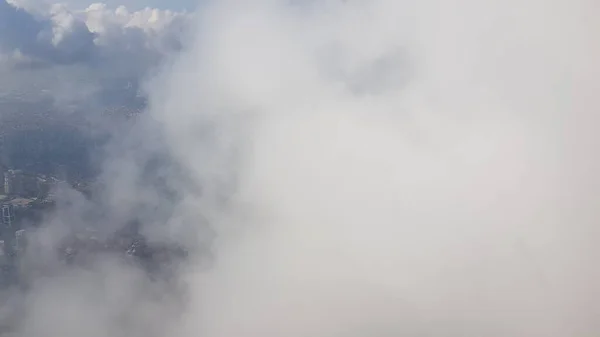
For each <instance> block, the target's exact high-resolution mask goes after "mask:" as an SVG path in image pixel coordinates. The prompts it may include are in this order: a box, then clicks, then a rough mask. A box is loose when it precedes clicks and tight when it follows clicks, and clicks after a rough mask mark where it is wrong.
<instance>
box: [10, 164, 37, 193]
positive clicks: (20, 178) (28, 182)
mask: <svg viewBox="0 0 600 337" xmlns="http://www.w3.org/2000/svg"><path fill="white" fill-rule="evenodd" d="M3 187H4V194H6V195H15V196H21V197H26V198H35V197H37V196H38V195H39V194H40V180H39V179H38V177H37V176H35V175H32V174H26V173H24V172H23V171H21V170H8V171H5V172H4V181H3Z"/></svg>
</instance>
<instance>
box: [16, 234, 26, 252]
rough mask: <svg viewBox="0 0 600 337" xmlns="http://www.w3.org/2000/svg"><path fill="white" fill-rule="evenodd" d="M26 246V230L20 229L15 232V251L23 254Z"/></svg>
mask: <svg viewBox="0 0 600 337" xmlns="http://www.w3.org/2000/svg"><path fill="white" fill-rule="evenodd" d="M26 246H27V238H26V236H25V230H24V229H19V230H18V231H16V232H15V243H14V248H15V252H17V253H18V254H21V252H23V251H24V250H25V247H26Z"/></svg>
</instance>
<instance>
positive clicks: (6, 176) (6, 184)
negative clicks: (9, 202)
mask: <svg viewBox="0 0 600 337" xmlns="http://www.w3.org/2000/svg"><path fill="white" fill-rule="evenodd" d="M10 181H11V179H10V172H8V171H7V172H3V174H2V189H3V191H4V194H6V195H9V194H10V193H11V189H10V186H11V184H10Z"/></svg>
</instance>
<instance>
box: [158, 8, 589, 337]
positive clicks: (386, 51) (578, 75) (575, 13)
mask: <svg viewBox="0 0 600 337" xmlns="http://www.w3.org/2000/svg"><path fill="white" fill-rule="evenodd" d="M540 8H543V10H540ZM596 9H597V8H596V6H595V5H593V4H592V3H591V2H587V1H576V2H573V1H568V2H567V1H554V2H552V3H548V2H544V3H542V2H538V1H533V2H529V3H527V4H523V3H522V2H518V3H517V2H516V1H508V2H507V1H485V2H481V1H468V0H465V1H460V2H458V3H457V2H453V3H448V2H444V1H436V0H431V1H391V0H389V1H387V0H378V1H369V2H362V1H313V2H297V3H293V4H292V3H290V2H287V1H258V2H253V3H252V4H240V3H239V2H236V1H219V2H214V3H212V4H211V5H208V6H207V7H206V8H204V9H203V10H204V11H203V13H202V15H201V16H200V18H199V19H198V20H199V28H198V31H197V33H198V35H197V36H196V45H195V48H193V49H192V50H191V51H190V52H189V53H188V54H186V55H184V56H182V57H181V58H180V59H179V62H178V63H177V64H176V65H175V66H174V67H173V68H169V69H168V70H167V71H166V74H165V77H164V78H161V79H160V80H158V81H157V84H156V91H155V92H154V93H153V95H151V96H150V97H151V105H150V110H149V113H150V114H151V115H152V116H153V118H155V119H157V120H158V121H159V122H160V123H161V125H162V126H163V127H164V131H165V133H166V140H167V144H168V146H169V147H170V152H171V153H172V154H173V155H174V159H175V160H176V161H177V162H179V163H181V164H182V165H183V166H184V167H187V168H188V169H189V171H190V172H192V176H193V177H194V179H195V181H197V182H198V183H199V185H200V186H202V187H203V188H204V191H205V194H203V195H200V196H194V195H193V194H189V195H188V198H189V199H190V200H193V202H192V203H191V204H192V205H193V206H192V207H194V208H195V209H201V210H202V211H203V214H205V215H207V216H208V217H209V219H211V224H212V225H213V226H214V227H215V228H216V230H217V233H218V235H217V239H216V242H215V251H216V262H215V263H216V264H215V267H214V269H211V270H210V271H208V272H198V273H194V271H193V266H192V272H191V274H192V275H191V276H189V278H188V281H189V282H190V285H191V294H190V298H191V305H190V309H189V311H188V312H186V316H185V318H184V321H183V323H181V324H179V325H177V326H176V327H175V330H176V332H175V333H174V334H175V335H179V336H195V335H203V336H210V337H223V336H235V335H246V336H288V337H289V336H362V335H378V336H398V335H426V336H484V335H485V336H490V335H492V336H493V335H496V336H532V335H536V336H565V335H578V336H592V335H595V334H596V333H597V332H598V331H599V330H598V329H599V326H598V324H597V323H596V320H595V318H594V317H595V316H597V314H598V311H599V307H598V306H597V305H596V304H595V303H596V302H597V301H596V295H595V294H597V292H598V286H597V285H598V282H597V279H598V273H597V272H595V271H594V267H593V266H594V265H595V262H594V257H595V256H597V255H598V248H597V244H596V243H595V239H592V238H591V237H590V236H589V235H590V234H591V233H594V232H595V230H594V228H595V227H596V225H595V222H596V220H595V219H597V218H598V211H597V207H595V206H593V204H594V202H593V200H594V197H593V194H592V193H591V190H592V189H593V188H591V187H590V186H595V185H596V184H597V182H598V177H597V175H596V174H594V173H592V172H593V171H592V170H590V171H588V170H587V169H586V167H587V168H591V167H597V165H598V156H597V154H596V152H597V151H595V150H594V147H595V146H597V144H598V137H597V136H596V131H595V130H596V129H597V127H596V126H595V125H597V117H595V116H594V113H593V111H595V110H597V108H598V107H599V106H600V102H598V99H597V97H595V96H594V95H590V93H592V92H594V91H595V90H597V89H598V84H597V83H598V82H597V80H596V78H595V77H596V76H595V75H592V74H598V71H599V68H598V63H597V62H595V61H594V59H595V58H596V57H597V56H598V53H599V52H600V46H599V45H598V41H599V40H598V39H597V33H596V32H598V31H599V30H598V25H597V23H596V22H597V21H596V20H594V19H593V15H591V14H590V13H593V12H595V11H596ZM388 75H389V77H388ZM575 88H577V89H575ZM592 125H594V126H592ZM200 130H210V132H209V133H207V132H201V131H200ZM593 144H594V145H593ZM586 172H587V173H586ZM231 185H233V186H234V187H235V188H234V192H233V193H232V194H231V195H229V198H227V203H226V204H225V206H222V205H221V204H220V203H219V200H221V199H220V198H221V194H222V191H223V186H226V187H230V186H231ZM586 186H587V187H586Z"/></svg>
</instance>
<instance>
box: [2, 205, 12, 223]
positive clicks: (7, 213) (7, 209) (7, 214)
mask: <svg viewBox="0 0 600 337" xmlns="http://www.w3.org/2000/svg"><path fill="white" fill-rule="evenodd" d="M1 210H2V225H3V226H4V227H5V228H12V227H13V225H14V222H15V211H14V208H13V206H12V205H10V204H4V205H2V206H1Z"/></svg>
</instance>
